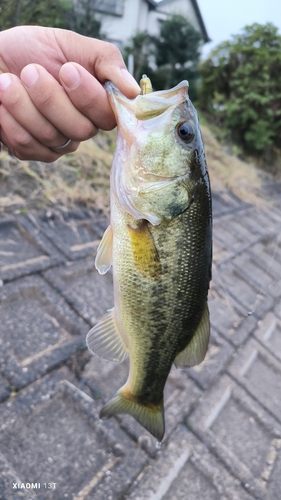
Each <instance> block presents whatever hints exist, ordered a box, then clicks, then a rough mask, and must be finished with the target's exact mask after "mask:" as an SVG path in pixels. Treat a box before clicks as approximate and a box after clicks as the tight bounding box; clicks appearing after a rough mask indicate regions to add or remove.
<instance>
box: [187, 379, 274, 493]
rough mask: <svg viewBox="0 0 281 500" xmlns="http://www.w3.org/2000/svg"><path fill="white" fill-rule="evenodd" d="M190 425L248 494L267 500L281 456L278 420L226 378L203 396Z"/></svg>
mask: <svg viewBox="0 0 281 500" xmlns="http://www.w3.org/2000/svg"><path fill="white" fill-rule="evenodd" d="M188 425H189V426H190V427H191V429H192V430H193V431H194V433H195V434H197V435H198V437H199V438H200V439H201V440H202V441H203V442H204V443H205V444H206V445H207V446H208V448H209V449H210V450H211V451H212V452H213V453H214V454H215V455H216V456H218V457H219V458H220V460H221V461H222V462H223V463H224V464H225V465H226V467H227V468H228V469H229V470H230V472H231V473H232V474H233V475H234V477H236V478H238V479H239V480H240V482H241V485H242V486H243V487H244V488H245V489H246V490H247V491H248V492H250V493H251V494H252V495H253V496H254V497H255V498H257V499H263V500H265V499H266V493H267V489H268V488H267V485H268V484H270V477H271V473H272V470H273V466H274V462H275V461H276V459H277V457H278V455H279V454H280V448H278V446H279V442H280V438H281V426H280V424H278V422H277V421H276V419H274V418H273V417H271V416H270V415H269V414H268V412H266V410H265V409H264V408H263V407H262V406H261V405H260V404H258V403H257V401H255V400H254V399H253V398H252V397H251V396H249V395H248V394H247V393H246V392H245V390H244V389H242V388H241V387H239V386H238V385H237V384H236V383H235V382H234V381H233V380H231V379H230V378H229V377H228V376H223V377H222V378H221V379H220V380H219V382H218V383H217V384H216V385H215V386H214V387H213V388H212V389H211V391H210V392H209V393H207V394H205V395H204V396H203V398H202V400H201V402H200V403H199V404H198V405H197V407H196V409H195V411H194V412H193V414H192V415H191V417H190V419H189V421H188ZM273 449H274V450H275V452H276V453H275V455H274V454H273ZM273 455H274V460H273V461H272V459H271V458H270V457H272V456H273Z"/></svg>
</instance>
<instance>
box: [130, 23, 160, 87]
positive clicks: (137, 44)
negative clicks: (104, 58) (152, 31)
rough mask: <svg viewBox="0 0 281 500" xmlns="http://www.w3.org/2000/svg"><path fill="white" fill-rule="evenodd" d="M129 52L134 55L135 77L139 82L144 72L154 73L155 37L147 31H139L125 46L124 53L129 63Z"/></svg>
mask: <svg viewBox="0 0 281 500" xmlns="http://www.w3.org/2000/svg"><path fill="white" fill-rule="evenodd" d="M129 54H132V55H133V57H134V77H135V79H136V80H137V82H138V81H140V79H141V77H142V75H143V74H144V73H147V74H148V75H152V72H153V70H152V66H151V63H152V64H153V62H152V61H153V59H154V54H155V47H154V39H153V37H151V36H150V35H149V34H148V33H147V31H139V32H138V33H137V34H136V35H135V36H133V37H132V39H131V40H130V42H129V43H128V45H126V46H125V47H124V50H123V55H124V59H125V61H126V62H127V63H128V56H129Z"/></svg>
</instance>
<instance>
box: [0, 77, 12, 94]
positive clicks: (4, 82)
mask: <svg viewBox="0 0 281 500" xmlns="http://www.w3.org/2000/svg"><path fill="white" fill-rule="evenodd" d="M10 83H12V77H11V75H8V73H3V74H2V75H0V91H1V90H5V89H6V88H7V87H9V85H10Z"/></svg>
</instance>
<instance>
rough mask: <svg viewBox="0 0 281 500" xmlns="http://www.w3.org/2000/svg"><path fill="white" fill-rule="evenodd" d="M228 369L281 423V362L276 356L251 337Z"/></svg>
mask: <svg viewBox="0 0 281 500" xmlns="http://www.w3.org/2000/svg"><path fill="white" fill-rule="evenodd" d="M228 371H229V373H230V374H231V375H232V377H234V378H235V379H236V380H237V382H239V384H241V385H242V386H243V387H245V389H246V390H247V391H248V392H249V393H250V394H252V396H253V397H255V398H256V399H257V400H258V401H259V402H260V403H261V404H262V405H263V406H264V407H265V408H266V410H267V411H268V412H270V413H271V414H272V415H273V416H274V417H275V418H276V419H277V420H279V422H280V423H281V398H280V396H281V387H280V381H281V363H280V362H278V361H277V360H276V358H274V357H273V356H272V355H271V354H270V353H269V352H268V351H267V350H266V349H265V348H264V347H263V346H261V344H260V343H258V342H257V341H255V340H253V339H250V340H249V341H248V342H247V344H246V345H245V346H244V347H243V348H241V349H240V350H239V351H238V352H237V354H236V356H235V358H234V360H233V362H232V363H231V365H230V366H229V367H228Z"/></svg>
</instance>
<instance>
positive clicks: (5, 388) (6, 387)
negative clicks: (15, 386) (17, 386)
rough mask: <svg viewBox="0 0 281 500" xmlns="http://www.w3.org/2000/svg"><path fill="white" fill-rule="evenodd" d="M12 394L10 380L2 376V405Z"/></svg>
mask: <svg viewBox="0 0 281 500" xmlns="http://www.w3.org/2000/svg"><path fill="white" fill-rule="evenodd" d="M10 392H11V387H10V385H9V383H8V380H7V379H5V377H3V375H1V374H0V403H2V401H4V400H5V399H7V398H8V397H9V395H10Z"/></svg>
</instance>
